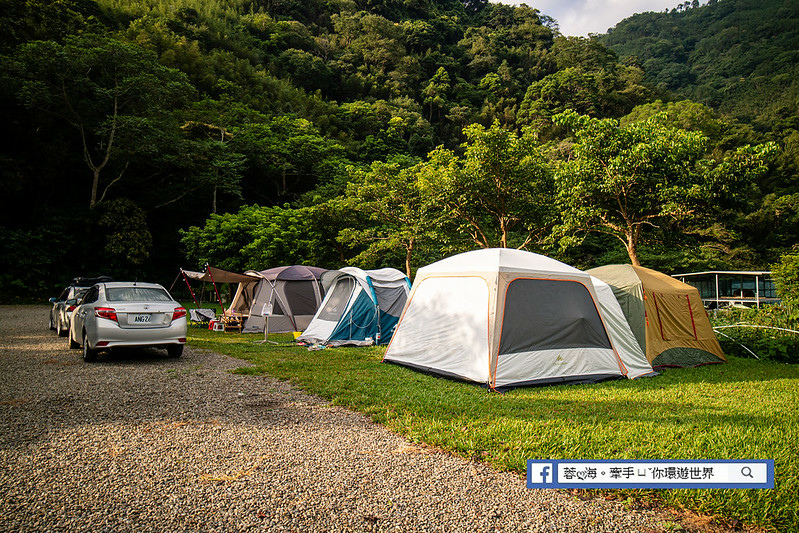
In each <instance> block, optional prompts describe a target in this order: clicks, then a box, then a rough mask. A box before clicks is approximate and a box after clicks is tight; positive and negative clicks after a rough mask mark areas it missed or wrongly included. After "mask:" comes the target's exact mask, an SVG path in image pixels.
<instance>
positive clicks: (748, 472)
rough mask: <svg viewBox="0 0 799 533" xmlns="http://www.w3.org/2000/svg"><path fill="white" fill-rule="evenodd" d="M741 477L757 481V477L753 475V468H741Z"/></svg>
mask: <svg viewBox="0 0 799 533" xmlns="http://www.w3.org/2000/svg"><path fill="white" fill-rule="evenodd" d="M741 475H742V476H744V477H751V478H752V479H755V476H753V475H752V468H751V467H748V466H745V467H743V468H741Z"/></svg>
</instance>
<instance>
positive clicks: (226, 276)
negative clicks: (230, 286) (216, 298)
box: [180, 265, 258, 283]
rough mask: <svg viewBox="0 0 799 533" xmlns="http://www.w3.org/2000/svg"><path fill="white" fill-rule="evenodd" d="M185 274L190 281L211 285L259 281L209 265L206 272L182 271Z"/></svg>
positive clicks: (254, 277)
mask: <svg viewBox="0 0 799 533" xmlns="http://www.w3.org/2000/svg"><path fill="white" fill-rule="evenodd" d="M180 270H181V272H183V274H184V275H185V276H186V277H187V278H189V279H196V280H198V281H207V282H209V283H249V282H251V281H257V280H258V277H256V276H250V275H247V274H239V273H237V272H231V271H229V270H223V269H221V268H217V267H213V266H211V265H208V266H206V267H205V272H196V271H194V270H184V269H182V268H181V269H180Z"/></svg>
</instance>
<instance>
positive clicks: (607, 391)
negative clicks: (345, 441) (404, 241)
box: [189, 328, 799, 531]
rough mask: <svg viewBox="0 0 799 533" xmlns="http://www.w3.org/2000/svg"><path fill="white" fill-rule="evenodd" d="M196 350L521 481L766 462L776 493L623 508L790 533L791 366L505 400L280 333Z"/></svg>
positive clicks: (797, 426) (678, 375) (796, 482)
mask: <svg viewBox="0 0 799 533" xmlns="http://www.w3.org/2000/svg"><path fill="white" fill-rule="evenodd" d="M189 335H190V337H189V341H190V343H191V344H192V345H193V346H195V347H199V348H205V349H208V350H213V351H215V352H218V353H223V354H228V355H231V356H234V357H238V358H241V359H245V360H247V361H250V362H251V363H253V364H254V365H255V366H253V367H245V368H241V369H239V370H237V372H239V373H243V374H268V375H270V376H274V377H276V378H279V379H284V380H290V381H291V382H292V383H294V384H295V385H297V386H298V387H300V388H302V389H303V390H306V391H308V392H311V393H314V394H317V395H319V396H321V397H324V398H326V399H329V400H330V401H331V402H333V403H335V404H338V405H342V406H344V407H347V408H350V409H353V410H357V411H360V412H363V413H366V414H368V415H369V416H371V417H372V419H373V420H374V421H375V422H378V423H380V424H383V425H385V426H387V427H388V428H390V429H392V430H393V431H395V432H397V433H399V434H401V435H404V436H406V437H408V438H409V439H410V440H411V441H414V442H418V443H426V444H429V445H432V446H437V447H440V448H443V449H445V450H448V451H451V452H453V453H456V454H458V455H461V456H463V457H467V458H471V459H477V460H480V461H484V462H486V463H489V464H491V465H493V466H495V467H496V468H499V469H502V470H509V471H512V472H516V473H518V474H519V475H522V476H523V475H524V474H525V472H526V461H527V459H774V462H775V471H776V475H775V489H773V490H755V489H736V490H732V489H708V490H683V489H680V490H625V491H621V493H620V494H621V495H622V496H623V497H624V498H628V497H631V496H632V497H634V498H641V499H645V500H657V501H659V502H661V503H664V504H666V505H670V506H673V507H677V508H686V509H690V510H692V511H696V512H699V513H703V514H709V515H715V516H717V517H720V518H722V519H724V520H727V521H733V520H740V521H742V522H744V523H748V524H752V525H757V526H761V527H764V528H766V529H768V530H774V531H799V452H797V450H798V449H799V367H797V366H796V365H780V364H775V363H769V362H764V361H756V360H750V359H741V358H731V360H730V362H729V363H728V364H725V365H711V366H704V367H699V368H693V369H671V370H666V371H664V372H663V373H662V374H661V375H660V376H658V377H655V378H650V379H640V380H636V381H629V380H619V381H612V382H606V383H600V384H596V385H572V386H548V387H525V388H520V389H515V390H512V391H510V392H507V393H505V394H497V393H493V392H488V391H487V390H486V389H485V388H482V387H479V386H477V385H473V384H466V383H460V382H455V381H450V380H445V379H440V378H435V377H431V376H427V375H423V374H420V373H417V372H414V371H411V370H409V369H406V368H404V367H400V366H396V365H391V364H384V363H382V362H381V359H382V356H383V352H384V351H385V349H384V348H376V347H369V348H332V349H325V350H319V351H308V350H307V349H306V348H304V347H298V346H294V345H293V344H290V341H291V336H290V335H270V336H269V338H270V340H277V341H280V342H281V343H282V344H281V345H278V346H275V345H269V344H254V343H253V341H256V340H259V339H261V338H262V336H260V335H239V334H230V333H228V334H223V333H214V332H209V331H207V330H199V329H194V328H192V329H190V331H189Z"/></svg>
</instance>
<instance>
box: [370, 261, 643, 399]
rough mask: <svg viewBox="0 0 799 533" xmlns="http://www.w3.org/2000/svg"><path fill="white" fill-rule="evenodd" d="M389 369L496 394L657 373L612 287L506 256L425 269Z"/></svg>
mask: <svg viewBox="0 0 799 533" xmlns="http://www.w3.org/2000/svg"><path fill="white" fill-rule="evenodd" d="M384 361H386V362H392V363H398V364H402V365H406V366H409V367H412V368H416V369H418V370H421V371H424V372H430V373H434V374H439V375H444V376H448V377H453V378H457V379H463V380H467V381H474V382H477V383H481V384H485V385H487V386H488V387H491V388H493V389H505V388H508V387H514V386H521V385H532V384H547V383H563V382H571V383H575V382H576V383H593V382H597V381H602V380H605V379H613V378H618V377H628V378H631V379H632V378H636V377H640V376H644V375H647V374H653V371H652V367H651V366H650V365H649V363H648V361H647V360H646V357H645V356H644V354H643V352H642V351H641V348H640V347H639V346H638V343H637V342H636V341H635V337H634V336H633V334H632V331H631V330H630V327H629V325H628V324H627V322H626V320H625V319H624V315H623V313H622V311H621V308H620V307H619V304H618V302H617V301H616V298H615V297H614V296H613V291H612V290H611V289H610V287H609V286H608V285H606V284H604V283H602V282H601V281H599V280H596V279H593V278H592V277H591V276H589V275H588V274H586V273H585V272H582V271H580V270H578V269H576V268H574V267H571V266H569V265H566V264H564V263H561V262H559V261H556V260H554V259H550V258H548V257H544V256H542V255H538V254H533V253H529V252H524V251H520V250H512V249H507V248H494V249H487V250H476V251H473V252H467V253H463V254H459V255H456V256H453V257H449V258H447V259H443V260H441V261H438V262H436V263H433V264H432V265H428V266H426V267H423V268H420V269H419V271H418V272H417V275H416V279H415V280H414V283H413V288H412V290H411V295H410V297H409V300H408V304H407V305H406V307H405V310H404V312H403V315H402V317H401V319H400V322H399V324H398V326H397V330H396V332H395V334H394V338H393V339H392V341H391V344H390V345H389V347H388V350H387V351H386V354H385V357H384Z"/></svg>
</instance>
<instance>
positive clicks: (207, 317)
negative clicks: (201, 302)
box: [189, 309, 216, 328]
mask: <svg viewBox="0 0 799 533" xmlns="http://www.w3.org/2000/svg"><path fill="white" fill-rule="evenodd" d="M215 319H216V311H214V310H213V309H189V324H190V325H192V326H195V327H198V328H200V327H206V328H207V327H208V324H209V323H210V322H211V320H215Z"/></svg>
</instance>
